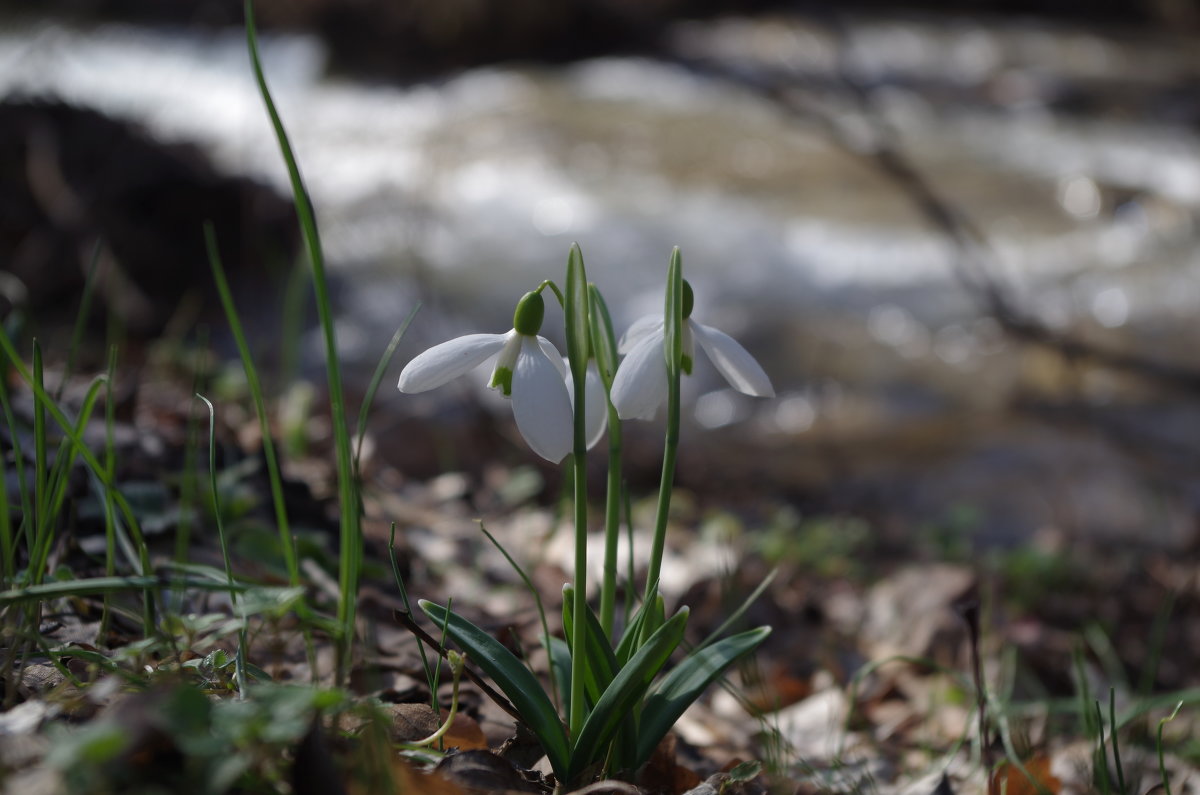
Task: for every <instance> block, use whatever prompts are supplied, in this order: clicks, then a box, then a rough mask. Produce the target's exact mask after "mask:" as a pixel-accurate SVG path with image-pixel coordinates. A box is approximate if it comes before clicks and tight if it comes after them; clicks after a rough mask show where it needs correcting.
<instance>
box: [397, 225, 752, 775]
mask: <svg viewBox="0 0 1200 795" xmlns="http://www.w3.org/2000/svg"><path fill="white" fill-rule="evenodd" d="M547 290H549V291H550V292H551V293H552V294H553V295H554V296H555V297H556V298H557V299H558V303H559V305H560V306H561V307H562V310H563V317H564V321H565V327H566V335H565V336H566V340H567V356H566V359H567V363H566V364H565V365H564V363H563V359H562V357H561V356H560V355H559V354H558V351H557V350H556V349H555V348H554V346H553V345H552V344H551V343H550V342H549V341H548V340H547V339H546V338H544V337H542V336H540V334H539V332H540V331H541V329H542V325H543V322H544V320H545V315H546V307H545V299H544V298H543V293H544V292H545V291H547ZM693 306H694V297H693V293H692V288H691V286H690V285H689V284H688V282H687V281H686V280H684V278H683V260H682V256H681V255H680V252H679V250H678V249H676V250H675V251H674V252H673V253H672V255H671V258H670V264H669V266H668V268H667V287H666V301H665V307H664V312H663V314H662V316H650V317H646V318H642V319H641V320H638V321H637V322H635V323H634V324H633V326H631V328H630V329H629V331H628V332H627V333H626V334H625V336H624V337H623V338H622V340H621V342H620V344H619V345H618V344H617V341H616V337H615V335H614V333H613V329H612V323H611V320H610V316H609V312H608V309H607V306H606V304H605V301H604V298H603V297H602V295H601V293H600V291H599V289H597V287H596V286H595V285H594V284H592V283H590V282H588V280H587V276H586V273H585V270H584V263H583V255H582V253H581V251H580V249H579V247H578V246H574V247H572V249H571V252H570V255H569V256H568V259H567V273H566V281H565V289H560V288H559V287H558V286H557V285H556V284H555V283H553V282H551V281H545V282H542V283H541V284H540V285H538V287H537V288H536V289H535V290H533V291H532V292H529V293H526V294H525V295H524V297H522V298H521V300H520V301H519V302H518V304H517V307H516V311H515V314H514V318H513V328H512V330H511V331H509V332H507V333H506V334H470V335H467V336H464V337H459V338H457V339H454V340H451V341H449V342H444V343H442V344H440V345H437V346H435V347H433V348H430V349H429V350H427V351H425V352H424V353H422V354H421V355H419V356H417V357H416V358H415V359H413V360H412V361H411V362H409V364H408V366H407V367H405V368H404V371H403V372H402V373H401V375H400V381H399V388H400V389H401V390H402V391H405V392H420V391H424V390H427V389H433V388H436V387H438V386H441V385H442V384H444V383H446V382H447V381H449V380H451V379H453V378H456V377H458V376H460V375H463V374H464V373H466V372H468V371H470V370H472V369H474V368H475V367H478V366H480V365H482V364H483V363H484V362H485V361H487V360H488V359H489V358H491V357H493V356H494V357H495V358H496V362H495V366H494V368H493V370H492V377H491V381H490V386H491V387H492V388H494V389H498V390H500V391H501V392H502V393H503V394H504V395H505V396H506V397H509V398H510V399H511V400H512V406H513V413H514V416H515V417H516V422H517V427H518V428H519V429H520V431H521V433H522V435H523V436H524V438H525V439H526V441H527V442H528V443H529V446H530V447H531V448H532V449H533V450H534V451H535V452H537V453H538V454H539V455H541V456H542V457H543V458H546V459H548V460H550V461H553V462H555V463H559V462H561V461H563V460H564V459H569V461H570V464H569V466H570V467H571V470H572V479H571V480H572V483H573V484H574V489H575V492H574V524H575V581H574V582H573V583H571V584H568V585H567V586H565V587H564V589H563V625H564V627H565V628H566V636H567V637H566V641H565V642H561V641H560V642H556V640H557V639H555V638H551V637H550V636H549V634H548V633H546V632H543V635H542V643H543V645H544V646H545V649H546V652H547V654H548V655H549V658H550V660H551V666H552V669H553V670H554V672H555V673H556V679H557V682H556V684H557V686H558V687H559V689H560V690H561V692H562V696H563V702H564V703H565V704H566V709H565V714H563V715H560V714H559V712H558V710H556V709H555V707H554V701H553V698H552V695H551V694H547V693H546V692H545V690H543V689H542V687H541V685H540V684H539V683H538V680H537V678H536V677H535V676H534V675H533V674H532V673H531V672H530V671H529V670H528V669H527V668H526V667H525V665H524V664H523V663H522V662H521V661H520V660H519V659H518V658H517V657H516V656H515V655H513V654H512V653H511V652H509V651H508V650H507V649H506V648H505V647H504V646H503V645H502V644H500V643H499V642H497V641H496V640H495V639H493V638H492V637H490V636H489V635H488V634H487V633H486V632H484V631H483V630H481V629H480V628H478V627H477V626H475V625H473V624H472V623H471V622H469V621H467V620H466V619H465V618H463V617H462V616H461V615H459V614H457V613H455V612H453V611H452V610H450V609H449V608H448V607H446V606H441V605H436V604H433V603H431V602H427V601H422V602H421V603H420V605H421V608H422V609H423V610H424V611H425V613H426V615H427V616H429V618H430V619H431V620H433V622H434V623H435V624H437V625H438V626H439V627H441V628H442V629H443V631H444V633H445V635H447V636H448V637H450V638H452V639H453V640H454V641H455V642H456V643H457V644H458V645H459V646H461V647H462V648H463V650H464V651H465V652H466V653H467V656H468V657H469V658H470V659H471V660H473V661H474V662H475V663H476V664H478V665H479V667H480V668H482V669H483V670H484V671H486V672H487V674H488V675H489V676H490V677H491V678H492V679H493V680H495V682H496V683H497V684H498V685H499V687H500V689H501V690H502V691H504V693H505V695H507V696H508V698H509V699H510V700H511V701H512V704H513V706H514V707H515V708H516V710H517V712H518V713H519V714H520V715H521V718H522V720H523V721H524V722H525V723H526V724H527V725H528V726H529V727H530V729H532V731H533V732H534V734H535V735H536V736H537V738H538V740H539V741H540V742H541V745H542V748H543V750H544V751H545V752H546V756H547V758H548V759H549V761H550V765H551V767H552V768H553V769H554V773H555V776H556V777H557V778H558V780H559V781H560V782H563V783H567V784H576V783H579V782H580V781H582V780H584V779H586V778H587V777H588V776H590V775H594V774H596V773H602V774H613V773H632V772H633V771H636V770H637V769H638V768H639V767H641V766H642V765H643V764H644V763H645V762H646V761H648V760H649V758H650V755H651V754H652V753H653V752H654V749H655V748H656V747H657V746H658V744H659V742H660V741H661V740H662V738H663V737H664V735H665V734H666V733H667V732H668V731H669V730H670V729H671V727H672V726H673V725H674V723H675V721H676V720H677V719H678V718H679V716H680V715H682V714H683V712H684V710H685V709H687V707H688V706H689V705H690V704H691V703H692V702H693V701H695V700H696V699H697V698H698V697H699V696H700V694H701V693H702V692H703V691H704V690H705V689H706V688H707V687H708V686H709V685H710V684H711V683H712V682H713V681H714V680H715V679H716V678H717V677H719V676H720V675H721V673H722V672H723V671H724V670H725V669H726V668H727V667H728V666H729V665H730V664H731V663H733V662H734V661H735V660H736V659H738V658H739V657H741V656H742V655H744V654H746V653H747V652H749V651H750V650H752V649H754V648H755V647H756V646H758V645H759V644H760V643H761V642H762V641H763V640H764V639H765V638H766V637H767V635H768V634H769V633H770V628H769V627H759V628H758V629H753V630H748V631H745V632H741V633H739V634H736V635H732V636H730V637H726V638H723V639H722V638H720V633H717V634H715V635H714V636H713V637H711V638H709V639H708V640H707V641H705V642H704V643H702V644H700V645H699V646H696V647H693V648H692V649H690V650H689V651H688V652H687V654H686V655H685V657H684V659H683V660H682V661H681V662H680V663H679V664H678V665H676V666H675V667H674V668H673V669H671V670H670V671H669V672H666V666H667V663H668V661H669V660H670V658H671V656H672V654H673V653H674V652H675V651H676V649H678V648H679V647H680V644H681V643H682V641H683V636H684V629H685V626H686V624H687V618H688V611H687V608H686V607H685V608H682V609H680V610H679V611H678V612H676V613H675V614H674V615H672V616H670V617H667V616H666V613H665V609H664V604H663V599H662V597H661V595H660V594H659V592H658V581H659V574H660V572H661V569H662V559H663V553H664V550H665V543H666V533H667V519H668V516H669V512H670V503H671V492H672V486H673V481H674V474H675V459H676V453H677V450H678V445H679V426H680V404H679V395H680V380H681V378H682V376H683V375H684V374H686V373H691V371H692V365H693V361H694V357H695V347H696V344H697V343H699V346H700V347H701V348H702V349H703V350H704V351H705V352H706V353H707V354H708V356H709V358H710V359H711V360H712V362H713V364H714V365H715V366H716V367H717V369H718V370H719V371H720V372H721V373H722V375H724V376H725V377H726V379H728V381H729V383H730V384H731V385H732V386H734V387H735V388H736V389H738V390H740V391H742V392H745V393H747V394H750V395H759V396H769V395H772V394H773V392H772V388H771V383H770V380H769V379H768V378H767V375H766V374H765V373H764V372H763V370H762V368H761V367H760V366H759V365H758V363H757V362H755V360H754V359H753V357H751V356H750V354H749V353H747V352H746V350H745V349H744V348H743V347H742V346H741V345H739V344H738V343H737V342H735V341H734V340H733V339H732V338H730V337H729V336H728V335H726V334H724V333H723V332H721V331H718V330H717V329H714V328H712V327H710V326H705V325H702V324H700V323H698V322H696V321H695V320H693V319H692V317H691V315H692V309H693ZM621 354H624V356H625V358H624V360H620V359H619V357H620V355H621ZM664 403H665V404H666V415H667V420H666V422H667V430H666V440H665V444H664V451H663V465H662V477H661V481H660V487H659V499H658V507H657V511H656V514H655V527H654V536H653V539H654V540H653V545H652V549H651V553H650V558H649V560H648V561H647V571H646V582H645V589H644V591H643V593H642V599H641V603H640V605H637V606H635V605H634V604H633V602H632V600H631V599H627V600H626V604H625V610H624V615H623V620H622V621H621V622H618V621H617V620H616V619H617V616H616V593H617V550H618V545H619V541H620V535H621V534H620V529H621V506H622V505H623V503H624V500H623V499H622V497H623V490H622V489H623V487H622V477H621V423H622V422H623V421H624V420H626V419H632V418H642V419H650V418H653V417H654V415H655V414H656V412H657V411H658V409H659V408H660V407H661V406H662V405H663V404H664ZM606 431H607V435H608V439H609V457H608V461H609V471H608V477H607V481H606V484H607V490H608V493H607V498H606V501H605V505H606V514H605V527H604V532H605V555H604V565H603V572H604V575H603V580H602V582H601V583H600V588H599V594H600V597H599V607H600V610H599V614H597V613H595V612H593V611H592V609H591V607H590V606H589V605H588V603H587V599H586V598H585V596H584V595H585V594H586V593H587V580H586V576H587V566H588V560H587V533H588V521H587V520H588V511H587V506H588V495H587V471H586V468H587V451H588V448H589V447H591V446H592V445H595V444H597V443H598V442H599V441H600V439H602V438H603V437H604V435H605V432H606ZM629 585H630V583H627V591H626V592H627V594H629V595H632V592H631V591H629V590H628V586H629ZM540 603H541V600H540V599H539V604H540ZM726 626H728V624H727V625H726Z"/></svg>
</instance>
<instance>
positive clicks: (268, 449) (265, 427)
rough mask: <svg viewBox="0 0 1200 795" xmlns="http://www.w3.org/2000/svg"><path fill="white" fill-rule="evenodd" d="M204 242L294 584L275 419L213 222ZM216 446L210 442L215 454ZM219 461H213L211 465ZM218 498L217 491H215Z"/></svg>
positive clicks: (293, 546)
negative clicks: (251, 410)
mask: <svg viewBox="0 0 1200 795" xmlns="http://www.w3.org/2000/svg"><path fill="white" fill-rule="evenodd" d="M204 243H205V245H206V246H207V248H208V264H209V267H210V268H212V274H213V280H214V281H215V282H216V284H217V293H218V294H219V295H220V297H221V306H222V308H223V309H224V310H225V319H226V321H227V322H228V323H229V330H230V331H231V332H232V333H233V339H234V342H236V344H237V349H238V355H240V356H241V358H242V370H243V371H245V373H246V385H247V386H248V387H249V388H250V396H251V398H252V399H253V400H254V411H255V412H256V413H257V414H258V425H259V428H260V429H261V431H262V448H263V457H264V458H265V459H266V461H267V479H268V481H269V482H270V486H271V502H272V503H273V505H274V508H275V522H276V524H277V526H278V528H279V546H280V548H281V549H282V550H283V560H284V564H285V565H286V566H287V573H288V582H289V583H290V584H291V585H299V584H300V564H299V561H297V559H296V542H295V540H294V539H293V538H292V532H291V528H290V526H289V524H288V516H287V505H286V503H285V502H284V499H283V478H282V477H281V476H280V474H279V460H278V459H277V458H276V456H275V443H274V441H272V438H271V421H270V418H269V417H268V416H267V405H266V401H265V400H263V391H262V383H261V382H260V381H259V378H258V370H257V369H256V368H255V366H254V358H253V357H252V356H251V355H250V346H249V344H248V343H247V342H246V334H245V332H244V331H243V330H242V321H241V318H240V317H239V316H238V311H237V307H236V306H235V305H234V303H233V294H232V293H231V292H230V290H229V281H228V280H227V279H226V278H225V268H224V266H223V265H222V264H221V253H220V251H218V249H217V237H216V232H215V231H214V230H213V225H212V223H211V222H207V221H206V222H205V224H204ZM197 397H199V398H200V399H201V400H203V401H204V402H205V403H206V404H207V405H208V407H209V423H210V427H209V435H210V437H211V435H212V434H213V429H212V427H211V422H212V419H213V418H212V404H211V403H209V402H208V400H207V399H206V398H204V397H202V396H200V395H197ZM214 449H215V448H214V447H213V446H212V445H211V444H210V445H209V454H210V455H211V454H212V452H213V450H214ZM214 465H215V464H214V463H213V462H212V461H209V468H210V469H211V468H212V467H213V466H214ZM213 496H214V498H215V497H216V492H215V491H214V492H213Z"/></svg>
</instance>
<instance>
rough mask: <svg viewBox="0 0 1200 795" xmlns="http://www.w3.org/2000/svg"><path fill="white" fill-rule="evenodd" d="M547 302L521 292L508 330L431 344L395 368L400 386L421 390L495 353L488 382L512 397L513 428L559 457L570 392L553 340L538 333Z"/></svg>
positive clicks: (569, 436) (568, 435)
mask: <svg viewBox="0 0 1200 795" xmlns="http://www.w3.org/2000/svg"><path fill="white" fill-rule="evenodd" d="M545 314H546V305H545V302H544V301H543V300H542V296H541V293H537V292H534V293H526V294H525V296H524V297H523V298H522V299H521V300H520V301H519V302H518V303H517V310H516V312H515V313H514V314H513V329H512V331H509V332H508V333H507V334H468V335H466V336H465V337H458V338H456V339H452V340H450V341H449V342H443V343H442V344H440V345H435V346H433V347H432V348H430V349H429V350H427V351H425V352H424V353H421V354H420V355H418V356H417V357H416V358H415V359H413V360H412V361H411V362H409V363H408V364H407V365H406V366H405V368H404V370H403V371H402V372H401V373H400V383H399V384H398V385H397V386H399V388H400V391H401V392H408V393H413V392H425V391H427V390H430V389H436V388H437V387H439V386H442V385H443V384H446V383H448V382H450V381H452V380H454V379H455V378H458V377H459V376H460V375H464V374H466V373H468V372H470V371H471V370H473V369H475V368H476V367H478V366H479V365H481V364H483V363H484V362H485V361H487V359H488V358H490V357H491V356H494V355H496V354H499V355H498V356H496V366H495V368H494V369H493V370H492V378H491V381H490V382H489V383H488V386H489V387H491V388H492V389H499V390H500V391H501V392H502V393H503V394H504V396H505V397H509V398H512V407H513V417H514V418H515V419H516V421H517V430H519V431H520V432H521V436H523V437H525V441H526V442H528V444H529V446H530V448H532V449H533V451H534V452H535V453H537V454H538V455H540V456H541V457H542V458H545V459H546V460H548V461H553V462H554V463H556V464H557V463H558V462H560V461H562V460H563V459H564V458H566V457H567V454H568V453H570V452H571V447H572V445H573V429H572V428H573V426H572V420H571V411H572V409H571V398H570V396H569V395H568V393H567V386H566V378H567V372H566V366H565V365H564V364H563V360H562V357H561V356H560V355H559V353H558V351H557V350H556V349H555V347H554V345H553V344H552V343H551V342H550V341H549V340H547V339H546V338H544V337H541V336H538V331H540V330H541V328H542V318H543V317H544V316H545Z"/></svg>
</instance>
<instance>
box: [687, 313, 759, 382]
mask: <svg viewBox="0 0 1200 795" xmlns="http://www.w3.org/2000/svg"><path fill="white" fill-rule="evenodd" d="M688 324H689V325H690V326H691V327H692V334H693V336H694V337H695V339H696V340H697V341H698V342H699V343H700V347H701V348H703V349H704V352H705V353H707V354H708V358H709V359H711V360H712V363H713V364H714V365H716V368H717V370H718V371H719V372H720V373H721V375H723V376H725V380H726V381H728V382H729V385H730V386H732V387H733V388H734V389H736V390H737V391H739V392H742V393H745V394H747V395H753V396H755V397H775V388H774V387H772V386H771V379H770V378H768V377H767V374H766V371H764V370H763V369H762V366H761V365H759V363H758V362H757V361H755V360H754V357H753V356H751V355H750V353H749V351H747V350H746V349H745V348H743V347H742V346H741V345H740V344H738V342H737V340H735V339H734V338H733V337H731V336H729V335H728V334H726V333H725V332H723V331H718V330H717V329H715V328H713V327H712V326H705V325H704V324H702V323H697V322H696V321H694V320H689V321H688Z"/></svg>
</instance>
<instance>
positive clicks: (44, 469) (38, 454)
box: [29, 338, 50, 584]
mask: <svg viewBox="0 0 1200 795" xmlns="http://www.w3.org/2000/svg"><path fill="white" fill-rule="evenodd" d="M33 380H34V383H35V384H36V388H37V389H39V390H43V391H44V390H45V387H46V383H45V380H44V379H43V373H42V346H40V345H38V341H37V339H36V338H35V339H34V341H33ZM49 470H50V461H49V459H48V458H47V457H46V408H45V406H44V405H43V404H42V403H41V402H39V401H34V404H33V501H34V505H35V506H36V509H37V521H36V522H35V524H34V528H35V532H34V545H35V546H36V545H37V544H38V543H40V541H41V531H42V527H43V526H44V525H45V523H46V521H47V520H48V519H49V517H48V516H47V514H48V513H49V510H50V506H49V505H47V497H46V476H47V473H48V472H49ZM30 563H31V565H32V560H31V561H30ZM29 576H30V578H31V579H32V581H33V583H34V584H37V583H39V582H41V578H42V572H39V571H35V570H33V569H30V571H29Z"/></svg>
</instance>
